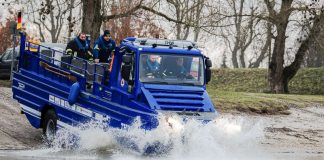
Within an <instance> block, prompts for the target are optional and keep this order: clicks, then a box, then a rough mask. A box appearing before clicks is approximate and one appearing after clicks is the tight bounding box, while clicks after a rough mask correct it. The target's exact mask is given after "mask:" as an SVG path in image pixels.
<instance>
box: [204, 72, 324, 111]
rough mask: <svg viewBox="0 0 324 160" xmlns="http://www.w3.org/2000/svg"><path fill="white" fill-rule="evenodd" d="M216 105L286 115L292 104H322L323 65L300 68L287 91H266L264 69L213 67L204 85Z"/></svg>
mask: <svg viewBox="0 0 324 160" xmlns="http://www.w3.org/2000/svg"><path fill="white" fill-rule="evenodd" d="M207 89H208V93H209V95H210V97H211V99H212V101H213V103H214V104H215V106H216V108H217V109H218V110H220V111H223V112H229V111H233V110H236V111H242V112H250V113H251V112H252V113H259V114H289V112H288V108H289V107H292V106H296V107H307V106H312V105H321V106H324V68H306V69H300V70H299V71H298V73H297V75H296V76H295V77H294V78H293V79H292V80H291V81H290V83H289V90H290V93H291V94H266V93H263V92H264V91H266V89H267V70H266V69H217V70H213V78H212V81H211V82H210V83H209V84H208V85H207Z"/></svg>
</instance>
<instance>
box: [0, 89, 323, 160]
mask: <svg viewBox="0 0 324 160" xmlns="http://www.w3.org/2000/svg"><path fill="white" fill-rule="evenodd" d="M290 112H291V114H290V115H273V116H264V115H263V116H261V115H247V114H243V115H242V114H241V113H233V114H234V115H235V114H239V116H242V117H244V118H247V119H260V120H262V121H263V123H264V125H263V126H264V136H265V138H264V139H262V140H261V142H260V147H262V148H264V150H266V151H267V152H268V153H271V154H273V155H275V157H277V158H276V159H282V160H283V159H294V160H295V159H301V160H302V159H303V160H304V159H309V160H323V159H324V153H323V152H324V107H322V106H313V107H308V108H290ZM226 114H228V113H226ZM226 114H225V116H226ZM233 114H231V116H233ZM0 117H1V118H0V154H1V152H3V151H5V150H21V149H31V148H34V147H39V146H41V145H42V144H43V143H42V138H41V133H42V131H41V130H40V129H35V128H33V127H32V126H31V125H30V124H29V122H28V120H27V119H26V117H25V115H23V114H20V107H19V104H18V103H17V102H16V101H15V100H13V99H12V93H11V89H10V88H4V87H0ZM0 157H1V156H0Z"/></svg>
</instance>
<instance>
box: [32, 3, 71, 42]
mask: <svg viewBox="0 0 324 160" xmlns="http://www.w3.org/2000/svg"><path fill="white" fill-rule="evenodd" d="M68 2H69V3H71V1H67V0H44V1H41V2H39V1H29V3H28V6H27V12H26V13H27V15H28V16H29V19H30V20H31V21H32V22H33V23H34V24H36V25H37V27H38V30H39V35H40V38H41V40H42V41H45V39H46V35H47V33H48V34H49V35H50V39H51V40H50V41H51V42H53V43H56V42H58V40H59V39H60V38H61V36H62V34H61V33H62V31H63V29H65V28H64V26H65V24H66V18H67V17H66V16H67V13H68V11H69V10H71V8H70V5H68Z"/></svg>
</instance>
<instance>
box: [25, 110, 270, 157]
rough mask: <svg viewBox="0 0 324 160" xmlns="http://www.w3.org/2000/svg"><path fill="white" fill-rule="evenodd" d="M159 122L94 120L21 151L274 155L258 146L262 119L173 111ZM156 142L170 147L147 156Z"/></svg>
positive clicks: (89, 154)
mask: <svg viewBox="0 0 324 160" xmlns="http://www.w3.org/2000/svg"><path fill="white" fill-rule="evenodd" d="M159 124H160V125H159V126H158V128H156V129H154V130H152V131H146V130H143V129H141V128H140V127H139V126H141V123H140V122H139V121H135V123H134V125H132V127H129V128H126V129H114V128H108V129H107V128H105V129H104V127H103V126H101V125H98V124H97V123H94V122H91V123H88V124H85V125H83V126H80V127H75V128H70V129H62V130H59V131H58V133H57V138H56V139H55V141H54V143H53V146H52V147H51V148H46V149H39V150H32V151H22V152H20V154H22V155H24V156H26V153H30V154H32V155H33V156H35V155H36V157H43V156H45V155H46V156H49V155H50V156H49V157H55V158H58V159H59V158H63V157H64V159H65V158H66V157H68V158H70V159H129V160H137V159H161V160H164V159H166V160H169V159H170V160H171V159H180V160H181V159H186V160H195V159H205V160H214V159H224V160H236V159H240V160H245V159H246V160H251V159H258V160H259V159H271V158H269V156H266V155H265V153H263V151H262V150H261V149H260V140H261V139H262V138H263V128H262V122H261V121H259V120H251V119H246V118H242V117H234V116H226V117H219V118H217V119H216V120H215V121H214V122H209V123H207V124H202V123H201V122H198V121H195V120H188V121H186V122H183V121H181V120H180V118H178V117H171V118H170V119H168V122H167V121H166V120H165V118H160V121H159ZM85 128H86V129H85ZM118 137H126V138H127V139H129V140H131V141H132V142H134V143H135V144H136V147H137V150H134V149H132V147H129V148H128V147H127V146H126V147H125V146H124V145H121V144H120V143H119V142H118V140H117V139H118ZM156 142H159V143H160V144H162V145H164V146H169V147H170V148H169V149H168V150H167V151H166V152H165V153H164V154H159V155H149V156H144V155H143V154H144V153H145V149H146V148H147V146H148V144H150V145H151V144H154V143H156ZM76 144H77V145H76ZM62 146H63V147H62Z"/></svg>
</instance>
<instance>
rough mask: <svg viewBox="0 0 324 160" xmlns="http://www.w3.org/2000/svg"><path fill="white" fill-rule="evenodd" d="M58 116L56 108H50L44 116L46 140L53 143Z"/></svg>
mask: <svg viewBox="0 0 324 160" xmlns="http://www.w3.org/2000/svg"><path fill="white" fill-rule="evenodd" d="M56 125H57V117H56V114H55V111H54V110H52V109H51V110H48V111H47V112H46V113H45V116H44V122H43V134H44V138H45V141H46V142H47V143H48V144H51V143H52V142H53V140H54V138H55V133H56Z"/></svg>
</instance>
